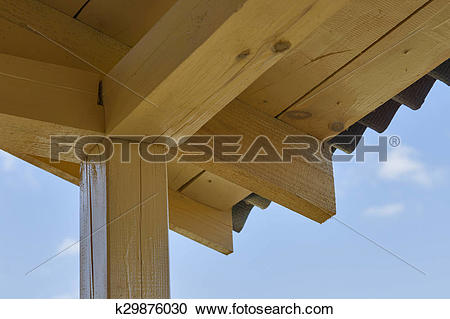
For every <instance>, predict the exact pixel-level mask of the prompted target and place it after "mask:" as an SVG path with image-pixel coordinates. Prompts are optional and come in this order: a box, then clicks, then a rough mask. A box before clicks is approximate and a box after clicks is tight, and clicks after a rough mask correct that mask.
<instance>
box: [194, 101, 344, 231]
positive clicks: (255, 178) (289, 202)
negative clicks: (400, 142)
mask: <svg viewBox="0 0 450 319" xmlns="http://www.w3.org/2000/svg"><path fill="white" fill-rule="evenodd" d="M198 134H199V135H209V134H219V135H242V136H243V139H242V141H241V142H240V145H241V147H242V150H244V152H245V150H248V148H249V146H250V144H251V143H252V142H253V141H254V140H255V139H256V138H257V137H258V136H261V135H263V136H266V137H267V138H268V139H269V141H270V142H271V143H272V144H273V146H274V147H275V149H276V150H277V151H278V152H279V153H280V154H281V150H282V147H283V141H284V139H285V138H286V136H289V135H302V132H300V131H298V130H296V129H295V128H292V127H290V126H289V125H286V124H284V123H283V122H281V121H279V120H277V119H274V118H272V117H270V116H269V115H265V114H263V113H261V112H258V111H256V110H255V109H253V108H252V107H249V106H247V105H245V104H243V103H241V102H239V101H238V100H235V101H234V102H232V103H231V104H230V105H228V106H227V107H226V108H224V109H223V110H222V111H221V112H219V113H218V114H217V115H216V116H215V117H214V118H213V119H212V120H211V121H209V122H208V123H207V124H206V125H205V126H204V127H202V128H201V129H200V130H199V131H198ZM285 146H288V144H286V145H285ZM196 165H197V166H199V167H201V168H203V169H205V170H207V171H208V172H211V173H213V174H215V175H218V176H221V177H223V178H226V179H228V180H232V181H233V183H235V184H237V185H240V186H241V187H243V188H245V189H249V190H252V191H253V192H255V193H257V194H258V195H260V196H263V197H265V198H267V199H270V200H272V201H274V202H277V203H279V204H281V205H283V206H285V207H287V208H289V209H292V210H293V211H295V212H298V213H300V214H302V215H304V216H306V217H308V218H310V219H312V220H314V221H317V222H319V223H323V222H324V221H326V220H327V219H329V218H330V217H332V216H333V215H334V214H335V213H336V204H335V196H334V179H333V167H332V164H331V163H330V162H327V161H322V162H318V163H309V162H306V161H305V160H304V159H303V158H301V157H293V158H292V162H289V163H288V162H274V163H221V162H214V163H212V162H207V163H198V164H196Z"/></svg>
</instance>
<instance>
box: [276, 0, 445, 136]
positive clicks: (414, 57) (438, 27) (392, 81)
mask: <svg viewBox="0 0 450 319" xmlns="http://www.w3.org/2000/svg"><path fill="white" fill-rule="evenodd" d="M449 16H450V12H449V2H448V1H447V0H434V1H431V2H429V3H428V4H427V5H426V6H424V7H423V8H422V9H421V10H419V11H417V12H416V13H415V14H414V15H413V16H411V17H410V18H409V19H407V20H406V21H405V22H404V23H402V24H401V25H399V26H398V27H397V28H395V29H394V30H392V31H391V32H390V33H389V35H387V36H386V37H384V38H383V39H381V40H380V41H378V42H377V43H376V44H375V45H373V46H372V47H371V48H370V49H368V50H366V51H365V52H364V54H361V55H360V56H359V57H358V58H357V59H355V60H354V61H353V62H352V63H351V64H349V65H347V66H346V67H345V68H343V69H341V70H339V72H337V73H336V74H335V75H333V76H332V77H330V78H329V79H328V80H327V81H325V82H324V83H323V84H321V85H320V86H318V87H317V88H316V89H314V90H313V91H312V92H311V93H310V94H308V95H307V96H305V97H304V98H302V99H301V100H300V101H298V102H297V103H296V104H295V105H293V106H292V107H291V108H289V109H288V110H287V111H286V112H284V113H283V114H282V115H281V116H279V119H281V120H282V121H284V122H286V123H289V124H290V125H292V126H295V127H297V128H299V129H301V130H304V131H306V132H307V133H310V134H312V135H314V136H316V137H318V138H326V137H329V136H333V135H336V134H337V133H339V132H340V131H342V130H345V129H346V128H348V127H349V126H350V125H352V124H353V123H355V122H356V121H358V120H360V119H361V118H363V117H364V116H365V115H367V114H368V113H370V112H371V111H373V110H374V109H376V108H377V107H378V106H380V105H381V104H383V103H384V102H386V101H387V100H389V99H390V98H392V97H393V96H395V95H396V94H398V93H400V92H401V91H402V90H404V89H405V88H407V87H408V86H410V85H411V84H412V83H414V82H415V81H417V80H418V79H419V78H421V77H423V76H424V75H425V74H427V73H428V72H429V71H431V70H432V69H434V68H435V67H436V66H438V65H439V64H441V63H442V62H444V61H445V60H447V59H448V58H449V56H450V25H449ZM298 112H303V114H311V116H310V117H307V118H304V119H298V118H296V117H295V115H296V114H298Z"/></svg>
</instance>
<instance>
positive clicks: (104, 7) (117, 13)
mask: <svg viewBox="0 0 450 319" xmlns="http://www.w3.org/2000/svg"><path fill="white" fill-rule="evenodd" d="M175 2H176V0H163V1H161V0H95V1H90V2H89V3H88V4H87V5H86V7H85V8H84V9H83V10H82V11H81V13H80V14H79V15H78V17H77V19H78V20H80V21H82V22H83V23H86V24H88V25H90V26H91V27H93V28H95V29H97V30H99V31H100V32H102V33H105V34H107V35H109V36H111V37H112V38H114V39H116V40H118V41H119V42H122V43H124V44H127V45H129V46H130V47H132V46H134V45H135V44H136V43H137V42H138V41H139V40H140V39H141V38H142V36H144V34H145V33H147V31H148V30H150V28H151V27H152V26H153V25H155V24H156V22H158V20H159V19H160V18H161V17H162V16H163V15H164V14H165V13H166V12H167V11H168V10H169V9H170V8H171V7H172V5H173V4H174V3H175Z"/></svg>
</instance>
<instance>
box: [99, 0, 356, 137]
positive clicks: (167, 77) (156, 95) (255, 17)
mask: <svg viewBox="0 0 450 319" xmlns="http://www.w3.org/2000/svg"><path fill="white" fill-rule="evenodd" d="M347 1H348V0H339V1H333V2H331V3H330V2H329V1H325V0H319V1H314V0H308V1H296V0H281V1H270V0H264V1H261V0H247V1H245V0H240V1H239V0H233V1H221V0H220V1H219V0H217V1H208V0H186V1H178V2H177V3H176V4H175V5H174V7H173V8H172V9H171V10H170V11H169V12H168V13H167V14H166V15H164V16H163V17H162V18H161V20H160V21H159V22H158V24H157V25H155V27H154V28H152V29H151V30H150V31H149V32H148V33H147V34H146V35H145V36H144V37H143V38H142V39H141V41H139V42H138V43H137V44H136V46H135V47H133V49H131V50H130V52H129V53H128V54H127V55H126V56H125V57H124V58H123V59H122V60H121V61H120V62H119V63H118V64H117V65H116V66H115V67H114V69H113V70H112V71H111V72H110V75H111V76H112V77H114V78H116V79H118V80H119V81H120V82H122V83H123V84H125V85H119V84H118V83H117V81H112V80H108V79H106V81H105V109H106V131H107V133H120V134H134V133H138V132H139V134H141V133H145V134H148V135H153V134H155V135H159V134H168V135H171V136H175V137H180V136H183V135H191V134H194V133H195V132H196V131H197V130H198V129H199V128H200V127H201V126H202V125H203V124H205V123H206V122H207V121H208V120H209V119H210V118H211V117H212V116H214V114H216V113H217V112H218V111H219V110H220V109H221V108H223V107H224V106H225V105H227V104H228V103H229V102H231V100H232V99H234V98H235V97H236V96H237V95H238V94H239V93H241V92H242V91H243V90H244V89H245V88H246V87H247V86H248V85H250V84H251V83H252V82H253V81H254V80H256V79H257V77H258V76H259V75H261V74H262V73H263V72H264V71H265V70H267V69H268V68H269V67H270V66H272V65H274V64H275V63H276V62H278V61H279V60H280V59H281V58H282V57H283V56H285V55H286V54H288V52H289V48H290V47H295V46H297V45H298V44H299V43H301V42H302V41H303V40H304V39H305V38H306V37H307V36H308V35H309V34H311V33H312V32H313V31H314V30H315V29H316V28H317V27H318V26H319V25H320V24H321V23H322V22H323V21H324V20H326V18H328V17H329V16H331V15H333V14H334V13H335V12H336V11H337V10H338V9H339V8H340V7H341V6H342V5H343V4H345V3H346V2H347ZM193 17H194V18H195V19H194V20H193ZM186 35H188V36H186ZM237 35H239V36H237ZM288 42H289V44H287V43H288ZM225 43H226V45H224V44H225ZM283 45H286V47H285V48H283ZM276 46H277V47H278V48H279V49H276V48H275V47H276ZM285 49H286V50H285ZM126 87H128V88H131V89H132V90H133V91H134V93H133V92H130V90H129V89H127V88H126ZM142 97H145V100H143V99H142Z"/></svg>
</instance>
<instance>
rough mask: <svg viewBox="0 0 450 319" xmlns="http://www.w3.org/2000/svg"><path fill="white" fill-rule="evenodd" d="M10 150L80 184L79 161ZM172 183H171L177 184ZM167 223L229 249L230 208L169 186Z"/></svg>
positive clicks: (205, 242) (225, 251)
mask: <svg viewBox="0 0 450 319" xmlns="http://www.w3.org/2000/svg"><path fill="white" fill-rule="evenodd" d="M11 154H12V155H14V156H16V157H18V158H20V159H22V160H24V161H26V162H28V163H30V164H32V165H34V166H36V167H39V168H41V169H43V170H45V171H47V172H49V173H51V174H53V175H56V176H58V177H60V178H62V179H64V180H66V181H68V182H70V183H73V184H75V185H77V186H79V184H80V164H77V163H71V162H64V161H61V162H60V163H51V162H50V160H49V159H48V158H44V157H40V156H33V155H27V154H17V153H11ZM170 165H173V164H170ZM184 167H186V166H184ZM176 175H178V178H180V176H181V175H182V174H180V172H179V171H175V170H173V173H172V174H168V180H169V186H170V177H171V176H172V177H175V176H176ZM172 184H173V186H174V187H177V185H178V184H176V183H172ZM210 187H211V186H210ZM175 189H176V188H175ZM210 197H222V196H221V194H219V193H218V192H217V190H216V189H215V187H214V186H213V187H212V189H210ZM244 197H245V196H244ZM241 199H242V198H240V199H239V200H241ZM239 200H238V201H239ZM169 225H170V229H171V230H173V231H175V232H177V233H179V234H180V235H183V236H186V237H188V238H190V239H192V240H194V241H196V242H198V243H200V244H202V245H205V246H207V247H209V248H212V249H215V250H217V251H218V252H221V253H223V254H226V255H228V254H230V253H232V252H233V233H232V230H233V226H232V220H231V208H229V209H224V210H219V209H217V208H213V207H210V206H208V205H205V204H203V203H201V202H199V201H197V200H194V199H192V198H190V197H189V196H186V195H184V194H182V193H180V192H177V191H176V190H174V189H173V188H172V189H170V188H169Z"/></svg>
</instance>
